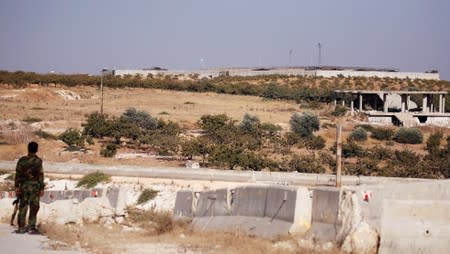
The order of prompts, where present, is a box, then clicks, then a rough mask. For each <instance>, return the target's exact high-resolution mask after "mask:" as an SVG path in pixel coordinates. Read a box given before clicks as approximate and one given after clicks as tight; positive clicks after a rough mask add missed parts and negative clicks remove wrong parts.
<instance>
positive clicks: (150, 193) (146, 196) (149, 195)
mask: <svg viewBox="0 0 450 254" xmlns="http://www.w3.org/2000/svg"><path fill="white" fill-rule="evenodd" d="M158 192H159V191H157V190H153V189H144V190H143V191H142V192H141V194H140V195H139V198H138V200H137V204H138V205H139V204H143V203H146V202H148V201H149V200H153V199H154V198H155V197H156V195H158Z"/></svg>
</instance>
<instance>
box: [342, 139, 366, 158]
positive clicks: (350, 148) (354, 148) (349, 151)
mask: <svg viewBox="0 0 450 254" xmlns="http://www.w3.org/2000/svg"><path fill="white" fill-rule="evenodd" d="M342 156H344V157H345V158H349V157H362V156H364V149H363V148H362V147H361V146H359V145H358V144H356V143H355V142H348V143H344V144H342Z"/></svg>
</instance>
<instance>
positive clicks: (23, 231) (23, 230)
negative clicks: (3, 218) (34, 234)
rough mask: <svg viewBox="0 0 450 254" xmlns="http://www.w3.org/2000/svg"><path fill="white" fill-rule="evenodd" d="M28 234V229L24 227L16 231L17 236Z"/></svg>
mask: <svg viewBox="0 0 450 254" xmlns="http://www.w3.org/2000/svg"><path fill="white" fill-rule="evenodd" d="M26 232H27V229H26V228H24V227H21V228H19V229H17V230H16V231H14V233H16V234H25V233H26Z"/></svg>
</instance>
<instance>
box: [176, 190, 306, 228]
mask: <svg viewBox="0 0 450 254" xmlns="http://www.w3.org/2000/svg"><path fill="white" fill-rule="evenodd" d="M190 197H192V198H193V199H192V200H191V199H190ZM191 207H192V209H191ZM174 215H175V216H176V217H180V216H181V217H183V216H189V215H191V216H192V217H193V225H194V228H197V229H200V230H225V231H230V230H238V231H243V232H246V233H249V234H255V235H259V236H265V237H273V236H275V235H279V234H288V233H304V232H306V231H307V229H308V228H309V227H310V225H311V195H310V192H309V190H308V189H307V188H305V187H301V188H288V187H278V186H246V187H239V188H236V189H219V190H213V191H205V192H200V193H197V194H194V195H193V194H192V192H188V191H180V192H178V193H177V197H176V202H175V209H174Z"/></svg>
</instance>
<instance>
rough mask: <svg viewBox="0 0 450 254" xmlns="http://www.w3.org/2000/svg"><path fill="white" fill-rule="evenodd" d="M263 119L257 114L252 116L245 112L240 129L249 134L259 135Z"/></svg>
mask: <svg viewBox="0 0 450 254" xmlns="http://www.w3.org/2000/svg"><path fill="white" fill-rule="evenodd" d="M260 126H261V121H260V120H259V118H258V117H257V116H251V115H249V114H248V113H245V115H244V118H243V119H242V122H241V123H240V124H239V129H240V130H241V131H242V132H244V133H248V134H253V135H258V132H259V130H260Z"/></svg>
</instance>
